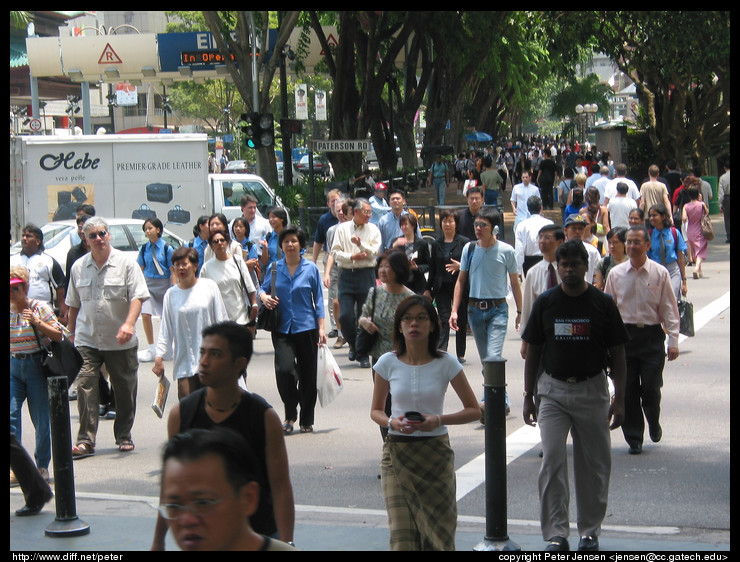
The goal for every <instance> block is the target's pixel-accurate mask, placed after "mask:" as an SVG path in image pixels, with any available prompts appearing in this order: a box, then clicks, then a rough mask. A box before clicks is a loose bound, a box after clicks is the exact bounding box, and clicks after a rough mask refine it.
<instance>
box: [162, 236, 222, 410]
mask: <svg viewBox="0 0 740 562" xmlns="http://www.w3.org/2000/svg"><path fill="white" fill-rule="evenodd" d="M172 267H173V270H174V272H175V277H176V278H177V284H176V285H173V286H172V287H170V288H169V289H167V292H166V293H165V295H164V302H163V306H162V324H161V326H160V328H159V338H158V339H157V348H156V357H155V358H154V367H152V372H153V373H154V374H155V375H157V376H158V377H159V376H162V375H164V360H165V359H170V358H172V360H173V366H172V370H173V377H174V378H175V380H177V396H178V399H179V400H182V399H183V398H185V397H186V396H187V395H188V394H190V393H191V392H193V391H195V390H197V389H198V388H200V381H199V380H198V362H199V360H200V344H201V340H202V337H201V332H202V331H203V328H205V327H207V326H210V325H211V324H216V323H218V322H225V321H227V320H228V319H229V317H228V315H227V313H226V307H225V306H224V301H223V299H222V298H221V291H219V289H218V285H216V283H215V282H214V281H212V280H210V279H199V278H198V277H197V276H196V272H197V271H198V250H196V249H195V248H188V247H186V246H183V247H181V248H178V249H177V250H175V251H174V253H173V254H172Z"/></svg>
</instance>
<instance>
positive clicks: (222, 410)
mask: <svg viewBox="0 0 740 562" xmlns="http://www.w3.org/2000/svg"><path fill="white" fill-rule="evenodd" d="M241 399H242V397H241V391H240V392H239V398H237V399H236V402H234V403H233V404H232V405H231V406H229V407H227V408H216V406H214V405H213V404H211V402H210V400H208V398H206V405H208V407H209V408H211V410H216V411H217V412H229V411H231V410H233V409H234V408H236V407H237V406H238V405H239V402H241Z"/></svg>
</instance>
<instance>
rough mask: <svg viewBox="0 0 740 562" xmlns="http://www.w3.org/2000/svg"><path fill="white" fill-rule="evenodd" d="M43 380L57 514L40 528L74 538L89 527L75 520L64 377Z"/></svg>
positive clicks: (70, 445)
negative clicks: (46, 400)
mask: <svg viewBox="0 0 740 562" xmlns="http://www.w3.org/2000/svg"><path fill="white" fill-rule="evenodd" d="M47 380H48V385H49V410H50V412H49V413H50V418H51V420H50V421H51V442H52V452H53V455H52V460H53V462H54V499H55V501H56V510H57V514H56V518H55V519H54V521H53V522H52V523H49V525H48V526H47V527H46V529H44V534H45V535H46V536H48V537H77V536H80V535H86V534H88V533H89V532H90V525H88V524H87V523H85V522H84V521H82V520H81V519H78V517H77V508H76V504H75V476H74V468H73V466H72V430H71V428H70V425H69V397H68V395H67V378H66V377H50V378H49V379H47Z"/></svg>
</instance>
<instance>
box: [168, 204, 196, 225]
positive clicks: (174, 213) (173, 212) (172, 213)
mask: <svg viewBox="0 0 740 562" xmlns="http://www.w3.org/2000/svg"><path fill="white" fill-rule="evenodd" d="M167 221H168V222H171V223H174V224H188V223H189V222H190V211H186V210H185V209H183V208H182V207H180V205H175V207H174V208H172V209H170V210H169V211H167Z"/></svg>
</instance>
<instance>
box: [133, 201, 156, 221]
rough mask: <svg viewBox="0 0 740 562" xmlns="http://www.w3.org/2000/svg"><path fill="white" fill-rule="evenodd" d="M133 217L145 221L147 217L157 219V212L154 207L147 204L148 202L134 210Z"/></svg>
mask: <svg viewBox="0 0 740 562" xmlns="http://www.w3.org/2000/svg"><path fill="white" fill-rule="evenodd" d="M131 218H132V219H139V220H143V221H145V220H147V219H156V218H157V212H156V211H155V210H154V209H150V208H149V205H147V204H146V203H142V204H141V206H140V207H139V208H138V209H134V210H133V212H132V213H131Z"/></svg>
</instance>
